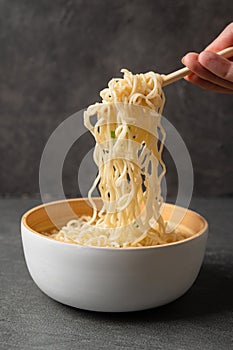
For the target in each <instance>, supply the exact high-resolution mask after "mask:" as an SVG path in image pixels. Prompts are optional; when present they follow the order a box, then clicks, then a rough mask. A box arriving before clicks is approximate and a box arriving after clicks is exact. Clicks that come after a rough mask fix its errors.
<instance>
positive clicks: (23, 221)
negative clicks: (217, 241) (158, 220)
mask: <svg viewBox="0 0 233 350" xmlns="http://www.w3.org/2000/svg"><path fill="white" fill-rule="evenodd" d="M98 198H99V197H96V198H93V199H94V200H95V199H97V200H98ZM83 200H87V198H70V199H61V200H56V201H51V202H47V203H42V204H40V205H37V206H35V207H33V208H31V209H29V210H27V211H26V212H25V213H24V214H23V215H22V217H21V226H24V227H25V228H26V229H27V230H28V231H30V232H31V233H33V234H35V235H36V236H37V237H40V238H43V239H46V240H48V241H49V242H53V243H54V244H62V245H64V244H65V245H66V246H67V245H69V246H72V247H75V246H76V247H77V248H74V249H78V248H81V249H94V250H107V251H111V250H112V251H132V250H136V251H139V250H147V249H159V248H162V249H164V248H169V247H172V246H177V245H181V244H186V243H188V242H190V241H193V240H195V239H197V238H198V237H200V236H202V235H204V234H205V233H206V234H207V233H208V228H209V225H208V222H207V220H206V219H205V218H204V217H203V216H202V215H200V214H199V213H197V212H196V211H194V210H192V209H187V208H184V207H181V206H179V205H175V204H172V203H167V202H165V203H164V205H166V206H167V207H174V206H176V207H177V208H180V209H183V210H186V211H187V212H190V213H192V214H194V215H195V216H197V217H198V218H199V219H201V220H202V222H203V224H204V225H203V228H202V229H201V230H200V231H199V232H197V233H195V234H194V235H192V236H191V237H189V238H185V239H182V240H180V241H177V242H171V243H166V244H160V245H155V246H143V247H128V248H123V247H122V248H114V247H98V246H91V245H81V244H78V243H70V242H61V241H58V240H56V239H54V238H50V237H49V236H45V235H44V234H43V233H40V232H37V231H35V230H33V229H32V228H31V227H30V226H29V225H28V224H27V217H28V216H29V215H30V214H31V213H33V212H34V211H36V210H39V209H41V208H43V207H44V208H45V207H46V206H50V205H51V206H52V205H56V204H59V203H63V202H77V201H78V202H79V201H80V202H81V201H83ZM21 234H22V235H23V234H24V233H23V231H22V230H21Z"/></svg>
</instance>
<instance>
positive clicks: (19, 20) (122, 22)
mask: <svg viewBox="0 0 233 350" xmlns="http://www.w3.org/2000/svg"><path fill="white" fill-rule="evenodd" d="M232 13H233V2H231V1H229V0H222V1H221V2H219V1H217V0H213V1H211V0H202V1H197V2H195V3H194V2H193V1H187V0H186V1H185V0H182V1H181V0H178V1H172V0H168V1H163V0H159V1H156V0H144V1H139V0H136V1H127V0H118V1H97V0H96V1H94V0H91V1H90V0H86V1H85V0H83V1H81V0H77V1H75V0H73V1H72V0H65V1H64V0H59V1H47V0H40V1H36V0H18V1H17V0H11V1H9V0H1V1H0V133H1V135H0V152H1V153H0V155H1V163H0V167H1V169H0V194H4V195H7V194H10V195H20V194H35V193H38V192H39V187H38V167H39V160H40V157H41V153H42V150H43V147H44V145H45V143H46V140H47V139H48V137H49V135H50V134H51V133H52V131H53V130H54V128H55V127H56V126H58V125H59V124H60V123H61V122H62V121H63V120H64V119H65V118H66V117H67V116H69V115H70V114H72V113H74V112H75V111H77V110H79V109H81V108H84V107H86V106H87V105H88V104H90V103H92V102H94V101H96V100H98V91H99V90H100V89H102V88H103V87H104V86H105V85H106V82H107V81H108V80H109V79H110V78H111V77H112V76H119V70H120V68H122V67H125V68H129V69H130V70H132V71H133V72H144V71H148V70H156V71H158V72H161V73H168V72H169V71H172V70H174V69H176V68H179V67H180V65H181V64H180V58H181V57H182V56H183V55H184V54H185V53H186V52H187V51H189V50H196V51H200V50H201V49H202V48H203V47H205V45H207V44H208V43H209V42H210V41H211V40H212V39H213V38H214V37H215V36H216V35H217V34H218V33H219V32H220V31H221V30H222V29H223V28H224V27H225V25H226V24H228V23H229V22H230V21H231V20H232V17H231V16H232ZM166 96H167V104H166V109H165V113H164V114H165V116H166V117H168V118H169V119H170V120H171V122H172V123H173V124H174V126H175V127H176V128H177V129H178V130H179V132H180V134H181V135H182V137H183V139H184V141H185V142H186V144H187V147H188V149H189V151H190V154H191V157H192V161H193V165H194V169H195V194H197V195H203V196H206V195H231V194H232V193H233V188H232V168H233V167H232V165H233V164H232V149H233V141H232V140H233V137H232V136H233V135H232V111H233V99H232V96H230V95H218V94H214V93H212V92H206V91H203V90H200V89H198V88H197V87H194V86H191V85H189V84H188V83H186V82H185V81H180V82H178V83H176V84H173V85H172V86H170V87H167V88H166ZM80 122H81V121H80ZM92 144H93V141H92V139H91V138H90V137H89V136H87V137H86V138H84V139H83V142H82V143H81V144H79V145H78V147H77V146H74V147H73V148H72V150H71V152H70V154H69V155H68V157H67V160H66V162H65V167H64V185H65V188H66V191H67V193H69V194H72V195H75V194H76V192H77V188H76V185H75V184H76V176H77V162H78V161H80V159H81V157H82V156H83V154H85V150H87V149H88V147H89V146H90V145H92ZM80 147H81V149H82V152H80ZM168 158H169V157H167V159H168ZM87 175H88V174H87ZM167 181H168V185H169V191H170V193H174V192H175V187H176V174H175V170H174V167H173V165H172V162H171V161H170V160H169V159H168V177H167Z"/></svg>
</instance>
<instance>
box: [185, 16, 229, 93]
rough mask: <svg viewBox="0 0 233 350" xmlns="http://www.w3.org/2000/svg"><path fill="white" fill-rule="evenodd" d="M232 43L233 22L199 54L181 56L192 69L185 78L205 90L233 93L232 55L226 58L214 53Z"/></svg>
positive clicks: (191, 53)
mask: <svg viewBox="0 0 233 350" xmlns="http://www.w3.org/2000/svg"><path fill="white" fill-rule="evenodd" d="M232 45H233V22H232V23H230V24H229V25H228V26H227V27H226V28H225V29H224V30H223V31H222V33H220V34H219V36H218V37H217V38H216V39H215V40H214V41H213V42H212V43H211V44H210V45H209V46H207V48H206V49H205V50H204V51H202V52H201V53H200V54H197V53H195V52H190V53H188V54H186V55H185V56H184V57H183V58H182V63H183V64H184V65H185V66H187V67H188V68H189V69H190V70H191V71H192V73H191V74H189V75H187V76H186V77H185V79H186V80H187V81H189V82H191V83H193V84H195V85H198V86H199V87H201V88H203V89H206V90H211V91H215V92H220V93H224V94H233V62H231V60H232V59H233V57H232V58H231V59H226V58H223V57H221V56H219V55H218V54H216V53H215V52H217V51H220V50H223V49H225V48H227V47H229V46H232Z"/></svg>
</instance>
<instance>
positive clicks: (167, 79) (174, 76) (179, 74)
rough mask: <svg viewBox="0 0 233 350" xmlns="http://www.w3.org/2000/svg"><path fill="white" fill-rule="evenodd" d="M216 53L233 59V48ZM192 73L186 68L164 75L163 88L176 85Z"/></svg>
mask: <svg viewBox="0 0 233 350" xmlns="http://www.w3.org/2000/svg"><path fill="white" fill-rule="evenodd" d="M216 53H217V54H218V55H220V56H222V57H225V58H230V57H233V46H231V47H228V48H226V49H224V50H222V51H219V52H216ZM190 73H191V71H190V70H189V69H188V68H187V67H185V68H181V69H179V70H177V71H175V72H172V73H169V74H167V75H165V74H162V78H163V86H166V85H169V84H171V83H174V82H175V81H177V80H179V79H182V78H184V77H185V76H186V75H188V74H190Z"/></svg>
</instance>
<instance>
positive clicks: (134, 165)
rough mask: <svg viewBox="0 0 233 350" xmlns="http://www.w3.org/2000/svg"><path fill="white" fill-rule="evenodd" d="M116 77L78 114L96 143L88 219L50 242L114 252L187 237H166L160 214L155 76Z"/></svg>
mask: <svg viewBox="0 0 233 350" xmlns="http://www.w3.org/2000/svg"><path fill="white" fill-rule="evenodd" d="M122 72H123V73H124V76H123V78H122V79H112V80H111V81H110V82H109V84H108V88H106V89H104V90H103V91H101V93H100V96H101V97H102V102H101V103H96V104H94V105H91V106H90V107H88V109H87V111H86V112H85V113H84V124H85V126H86V127H87V128H88V129H89V131H90V132H91V133H92V134H93V136H94V138H95V140H96V146H95V150H94V156H93V157H94V161H95V163H96V165H97V166H98V169H99V172H98V176H97V177H96V179H95V181H94V183H93V185H92V187H91V189H90V190H89V193H88V199H89V202H90V203H91V205H92V207H93V215H92V217H87V216H81V217H79V218H75V219H74V220H72V221H70V222H68V223H67V225H66V226H64V227H62V228H61V230H60V231H59V232H56V233H53V234H52V235H51V237H52V238H54V239H57V240H61V241H64V242H73V243H77V244H82V245H92V246H100V247H117V248H119V247H141V246H154V245H158V244H165V243H170V242H175V241H178V240H182V239H184V238H187V237H188V236H190V232H187V231H185V230H182V232H180V230H179V232H178V231H177V230H173V231H172V232H171V233H167V231H168V230H167V223H165V222H164V220H163V218H162V216H161V215H160V209H161V206H162V203H163V198H162V196H161V180H162V178H163V176H164V174H165V172H166V168H165V164H164V162H163V160H162V151H163V143H164V139H165V131H164V129H163V127H162V125H161V114H162V111H163V106H164V102H165V97H164V93H163V90H162V86H161V85H162V84H161V82H162V81H161V77H160V75H159V74H156V73H153V72H148V73H145V74H135V75H133V74H132V73H131V72H129V71H127V70H125V69H123V70H122ZM94 116H96V117H97V121H96V122H95V124H94V125H93V124H92V123H91V120H92V118H93V117H94ZM97 186H98V189H99V191H100V195H101V198H102V200H103V206H102V209H101V210H100V211H98V210H97V207H96V204H95V202H94V201H93V199H92V193H93V191H94V189H95V188H96V187H97Z"/></svg>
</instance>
